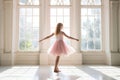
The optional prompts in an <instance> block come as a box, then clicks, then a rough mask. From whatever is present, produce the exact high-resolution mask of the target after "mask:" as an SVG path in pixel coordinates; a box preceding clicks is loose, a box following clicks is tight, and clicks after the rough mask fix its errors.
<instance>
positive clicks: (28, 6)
mask: <svg viewBox="0 0 120 80" xmlns="http://www.w3.org/2000/svg"><path fill="white" fill-rule="evenodd" d="M19 1H20V0H17V1H16V4H17V5H16V9H17V10H16V13H17V15H16V18H17V19H16V21H17V22H16V26H17V36H16V37H17V41H16V43H17V52H22V53H23V52H24V53H29V52H33V53H35V52H40V45H39V47H38V48H39V49H38V50H35V51H34V50H30V51H29V50H28V51H26V50H20V48H19V10H20V8H39V38H40V27H41V16H40V15H41V11H40V10H41V0H39V5H19Z"/></svg>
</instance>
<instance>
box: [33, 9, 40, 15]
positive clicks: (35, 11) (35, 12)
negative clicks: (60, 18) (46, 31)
mask: <svg viewBox="0 0 120 80" xmlns="http://www.w3.org/2000/svg"><path fill="white" fill-rule="evenodd" d="M33 15H36V16H38V15H39V8H34V9H33Z"/></svg>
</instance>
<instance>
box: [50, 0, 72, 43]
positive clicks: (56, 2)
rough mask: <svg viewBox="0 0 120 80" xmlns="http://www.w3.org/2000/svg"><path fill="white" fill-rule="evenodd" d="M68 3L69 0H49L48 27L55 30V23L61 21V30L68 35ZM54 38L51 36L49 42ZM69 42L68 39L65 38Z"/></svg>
mask: <svg viewBox="0 0 120 80" xmlns="http://www.w3.org/2000/svg"><path fill="white" fill-rule="evenodd" d="M70 3H71V0H50V28H51V32H55V29H56V24H57V23H59V22H61V23H63V25H64V28H63V31H64V32H65V33H66V34H68V35H70ZM54 40H55V38H52V40H51V43H53V41H54ZM65 41H66V42H67V43H68V44H69V43H70V41H69V40H67V39H65Z"/></svg>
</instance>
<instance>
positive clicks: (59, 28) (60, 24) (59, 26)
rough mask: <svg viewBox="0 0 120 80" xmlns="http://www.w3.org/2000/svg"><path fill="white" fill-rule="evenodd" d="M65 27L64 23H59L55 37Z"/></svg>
mask: <svg viewBox="0 0 120 80" xmlns="http://www.w3.org/2000/svg"><path fill="white" fill-rule="evenodd" d="M62 26H63V24H62V23H58V24H57V26H56V30H55V35H57V34H59V33H60V31H61V27H62Z"/></svg>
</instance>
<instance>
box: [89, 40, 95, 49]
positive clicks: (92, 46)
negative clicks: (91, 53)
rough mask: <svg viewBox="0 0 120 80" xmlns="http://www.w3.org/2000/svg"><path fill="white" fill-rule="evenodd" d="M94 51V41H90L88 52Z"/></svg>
mask: <svg viewBox="0 0 120 80" xmlns="http://www.w3.org/2000/svg"><path fill="white" fill-rule="evenodd" d="M92 49H94V42H93V40H90V41H88V50H92Z"/></svg>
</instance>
